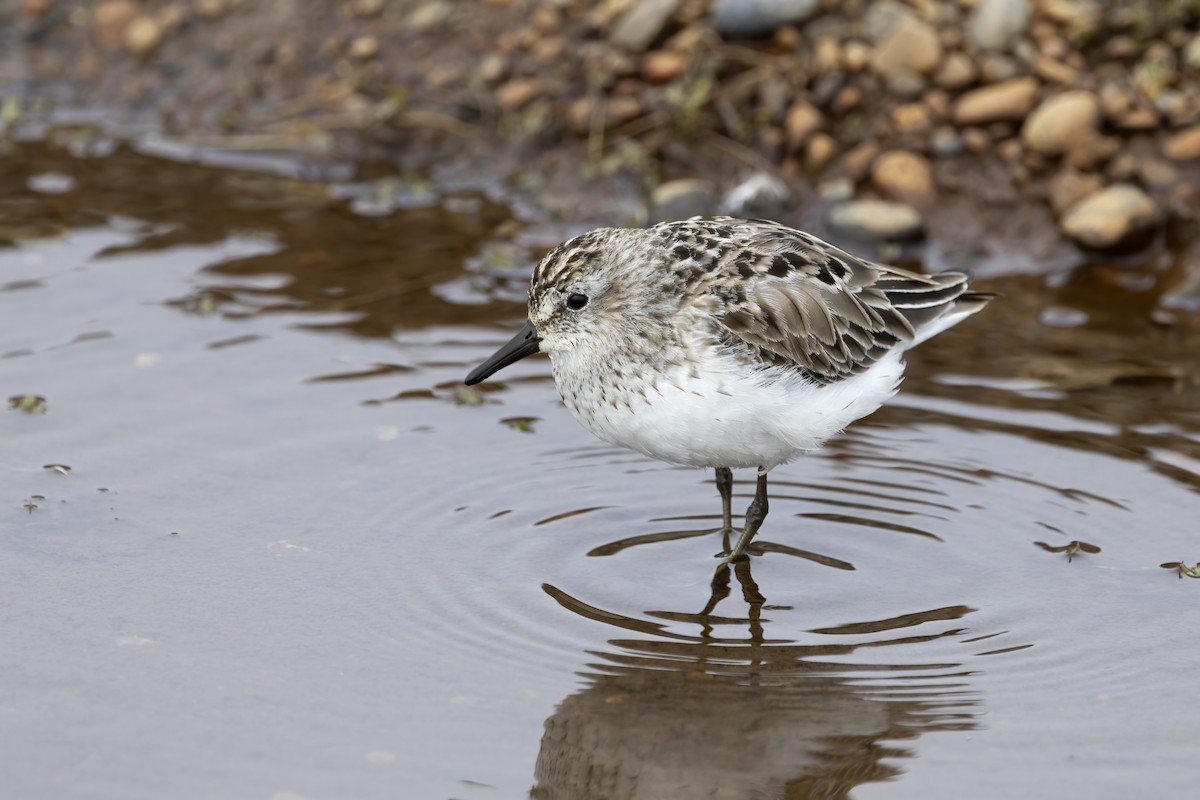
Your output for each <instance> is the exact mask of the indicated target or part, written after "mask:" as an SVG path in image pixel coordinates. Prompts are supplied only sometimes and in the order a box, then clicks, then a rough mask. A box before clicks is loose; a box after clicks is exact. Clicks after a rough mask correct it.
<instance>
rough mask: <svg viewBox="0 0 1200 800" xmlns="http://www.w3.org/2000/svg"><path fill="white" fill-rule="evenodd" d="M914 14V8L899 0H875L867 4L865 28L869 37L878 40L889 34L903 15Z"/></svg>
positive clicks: (864, 18) (864, 19) (874, 40)
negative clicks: (898, 0)
mask: <svg viewBox="0 0 1200 800" xmlns="http://www.w3.org/2000/svg"><path fill="white" fill-rule="evenodd" d="M906 16H912V9H910V8H909V7H908V6H906V5H904V4H903V3H899V2H897V0H875V2H871V3H868V4H867V12H866V14H865V15H864V16H863V30H864V32H865V33H866V34H867V38H868V39H870V40H871V41H873V42H878V41H880V40H881V39H883V38H884V37H885V36H887V35H888V34H889V33H890V32H891V30H892V28H893V27H894V26H895V25H896V23H897V21H899V20H900V18H901V17H906Z"/></svg>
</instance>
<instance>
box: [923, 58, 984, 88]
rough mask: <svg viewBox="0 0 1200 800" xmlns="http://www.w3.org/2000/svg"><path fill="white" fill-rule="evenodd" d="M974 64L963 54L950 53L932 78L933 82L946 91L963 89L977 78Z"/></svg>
mask: <svg viewBox="0 0 1200 800" xmlns="http://www.w3.org/2000/svg"><path fill="white" fill-rule="evenodd" d="M978 74H979V73H978V71H977V70H976V69H975V62H974V61H972V60H971V59H970V58H968V57H967V55H966V54H965V53H958V52H954V53H950V54H949V55H948V56H946V60H945V61H944V62H943V63H942V68H941V69H939V70H938V71H937V74H936V75H934V76H933V82H934V83H936V84H937V85H938V86H940V87H941V88H943V89H946V90H948V91H952V92H954V91H958V90H960V89H965V88H967V87H968V86H970V85H971V84H972V83H974V82H975V78H976V77H978Z"/></svg>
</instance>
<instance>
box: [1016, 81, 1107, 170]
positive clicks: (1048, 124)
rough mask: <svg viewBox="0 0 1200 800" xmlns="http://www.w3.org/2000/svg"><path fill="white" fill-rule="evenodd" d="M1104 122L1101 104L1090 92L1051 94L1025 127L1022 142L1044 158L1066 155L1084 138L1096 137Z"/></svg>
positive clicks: (1081, 90) (1027, 120)
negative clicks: (1101, 123) (1099, 126)
mask: <svg viewBox="0 0 1200 800" xmlns="http://www.w3.org/2000/svg"><path fill="white" fill-rule="evenodd" d="M1099 121H1100V102H1099V101H1098V100H1097V99H1096V95H1094V94H1092V93H1091V92H1089V91H1087V90H1086V89H1074V90H1071V91H1067V92H1062V93H1060V94H1056V95H1051V96H1050V97H1047V98H1046V99H1045V100H1043V101H1042V102H1041V104H1039V105H1038V107H1037V108H1036V109H1034V110H1033V113H1032V114H1030V115H1029V117H1028V118H1027V119H1026V120H1025V125H1024V126H1023V127H1022V128H1021V141H1023V142H1024V143H1025V146H1026V147H1028V148H1029V149H1030V150H1034V151H1036V152H1038V153H1041V154H1042V155H1047V156H1058V155H1062V154H1063V152H1065V151H1066V150H1067V149H1068V148H1070V147H1072V146H1073V145H1074V144H1075V143H1076V142H1078V141H1080V140H1081V139H1082V138H1084V137H1088V136H1093V135H1095V133H1096V126H1097V124H1098V123H1099Z"/></svg>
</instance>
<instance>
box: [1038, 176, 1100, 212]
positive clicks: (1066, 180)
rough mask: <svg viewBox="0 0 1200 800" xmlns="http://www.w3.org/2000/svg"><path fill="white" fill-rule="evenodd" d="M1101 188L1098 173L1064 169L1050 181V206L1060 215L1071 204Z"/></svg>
mask: <svg viewBox="0 0 1200 800" xmlns="http://www.w3.org/2000/svg"><path fill="white" fill-rule="evenodd" d="M1103 188H1104V182H1103V181H1102V180H1101V178H1100V176H1099V175H1096V174H1094V173H1088V172H1079V171H1078V170H1074V169H1065V170H1063V171H1062V172H1060V173H1059V174H1058V175H1056V176H1055V177H1054V180H1052V181H1051V182H1050V207H1051V208H1052V209H1053V210H1054V213H1055V215H1056V216H1060V217H1061V216H1062V215H1063V214H1065V213H1066V212H1067V211H1068V210H1069V209H1070V208H1071V206H1073V205H1075V204H1076V203H1078V202H1079V201H1080V200H1082V199H1083V198H1085V197H1087V196H1088V195H1091V194H1095V193H1096V192H1098V191H1100V190H1101V189H1103Z"/></svg>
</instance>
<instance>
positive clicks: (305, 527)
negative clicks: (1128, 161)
mask: <svg viewBox="0 0 1200 800" xmlns="http://www.w3.org/2000/svg"><path fill="white" fill-rule="evenodd" d="M13 147H14V151H13V152H11V153H10V154H9V155H8V157H7V158H6V161H7V163H8V164H9V165H10V166H9V167H7V168H6V170H5V172H4V173H3V176H2V177H0V240H7V241H10V242H11V243H12V244H11V246H8V247H4V248H2V249H0V321H2V324H0V395H2V396H3V397H23V396H34V397H38V398H42V399H43V400H44V405H43V404H40V403H34V402H33V401H29V402H30V404H32V405H36V406H37V408H35V409H34V411H33V412H23V411H20V410H15V409H13V410H8V411H4V412H3V413H0V479H2V485H3V494H2V495H0V499H2V500H3V503H4V507H5V509H6V510H5V511H4V512H3V517H2V522H0V529H2V533H0V606H2V607H3V608H4V614H3V616H0V640H2V641H4V642H5V647H4V648H3V649H2V650H0V686H2V687H3V692H0V719H2V720H3V722H0V726H2V728H3V730H4V732H5V735H4V740H5V742H6V744H5V746H4V748H2V749H0V773H2V774H4V775H5V776H6V781H5V783H6V786H7V787H8V789H7V791H8V792H11V793H12V796H20V797H69V796H86V797H92V798H109V797H111V798H129V797H161V796H176V797H218V796H222V797H228V796H238V797H264V798H295V797H303V798H320V797H362V798H369V797H398V796H401V797H414V798H415V797H454V798H507V797H524V796H529V795H532V796H534V797H538V798H576V797H578V798H585V797H586V798H593V797H594V798H601V797H603V798H620V797H640V798H664V797H672V798H687V797H730V798H735V797H737V798H740V797H749V796H753V797H780V798H782V797H788V798H800V797H828V796H844V795H846V794H848V793H853V796H854V797H856V798H875V797H881V798H882V797H926V798H929V797H932V798H940V797H945V798H958V797H962V796H964V787H968V786H969V787H970V792H969V793H970V796H972V797H1011V796H1013V795H1014V794H1015V793H1017V792H1019V791H1020V792H1026V793H1029V792H1032V793H1033V794H1034V795H1035V796H1059V797H1065V796H1076V797H1078V796H1090V797H1125V796H1128V795H1129V794H1130V793H1131V792H1132V791H1134V790H1138V791H1143V792H1144V791H1146V790H1147V789H1148V790H1150V793H1151V794H1153V795H1154V796H1160V797H1182V796H1186V795H1188V794H1190V792H1191V791H1192V790H1194V786H1195V782H1196V781H1197V779H1198V778H1200V767H1197V764H1198V763H1200V760H1198V757H1200V746H1198V744H1197V741H1198V740H1197V737H1196V735H1195V711H1194V706H1195V702H1194V699H1195V698H1194V695H1195V687H1196V681H1197V678H1198V676H1200V644H1198V643H1197V640H1196V637H1195V631H1196V630H1197V627H1198V626H1200V595H1198V594H1197V592H1200V581H1197V580H1193V579H1190V578H1180V577H1177V573H1176V572H1173V571H1171V570H1168V569H1165V568H1163V567H1161V566H1160V564H1162V563H1164V562H1172V561H1180V560H1183V561H1186V562H1187V563H1189V564H1194V563H1195V562H1196V561H1200V539H1198V537H1197V535H1196V533H1195V521H1194V517H1195V515H1196V511H1197V509H1198V508H1200V497H1198V488H1200V410H1198V409H1200V403H1198V400H1200V391H1198V389H1197V381H1196V374H1197V372H1196V370H1197V360H1196V356H1195V355H1194V354H1195V353H1196V352H1197V350H1196V345H1197V337H1196V327H1197V326H1196V323H1195V319H1194V318H1192V317H1189V316H1188V314H1187V313H1184V312H1181V313H1180V314H1179V315H1178V318H1177V322H1176V324H1175V325H1172V326H1161V325H1159V326H1156V325H1154V324H1152V323H1150V322H1149V321H1148V311H1149V308H1150V307H1152V305H1153V300H1154V292H1155V281H1154V278H1153V276H1154V273H1153V272H1152V269H1153V268H1142V271H1141V273H1139V268H1137V267H1118V266H1109V265H1091V266H1088V267H1084V268H1081V269H1079V270H1077V271H1075V272H1074V273H1073V274H1072V275H1071V276H1059V277H1058V278H1056V279H1055V280H1053V281H1051V282H1050V285H1049V286H1048V285H1047V284H1046V282H1045V281H1044V280H1043V279H1041V278H1037V277H1034V276H1029V275H1024V276H1005V275H1003V274H999V273H997V274H991V275H987V274H985V275H984V276H982V277H983V281H982V283H983V284H985V285H984V288H989V289H999V290H1001V291H1004V292H1005V293H1006V296H1005V298H1004V299H1003V300H1001V301H999V302H997V303H995V304H993V307H992V308H989V309H988V310H987V311H986V312H985V313H983V314H980V315H978V316H976V317H974V318H972V319H971V320H970V321H969V322H967V323H965V324H963V325H961V326H959V327H958V328H956V329H955V330H953V331H951V332H949V333H947V334H944V335H943V336H941V337H938V338H937V339H935V340H933V341H932V342H930V343H927V344H926V345H923V346H922V348H921V349H920V350H919V351H917V352H915V353H913V354H912V357H911V358H910V368H909V377H908V379H907V381H906V384H905V387H904V390H903V391H902V393H901V394H900V395H899V396H898V397H897V398H896V399H895V400H894V401H893V402H892V403H890V404H889V406H887V407H886V408H885V409H883V410H882V411H880V412H879V413H877V414H876V415H874V416H872V417H870V418H869V419H868V420H865V421H863V422H861V423H859V424H858V425H856V426H855V427H854V428H852V429H851V431H849V432H848V433H847V434H845V435H844V436H842V437H841V438H839V439H837V440H836V441H835V442H833V443H832V444H831V445H830V446H829V447H828V448H827V449H826V450H825V451H824V452H822V453H820V454H818V455H814V456H811V457H807V458H804V459H802V460H800V461H797V462H796V463H794V464H791V465H787V466H784V467H781V468H779V469H778V470H776V471H775V472H773V473H772V478H773V483H772V493H771V516H770V517H769V519H768V521H767V523H766V525H765V527H764V529H763V532H762V534H761V535H760V539H761V540H762V541H763V543H764V544H765V546H766V549H767V553H766V554H765V555H764V556H763V557H761V558H756V559H753V560H752V563H751V564H750V565H749V566H748V567H746V566H743V567H741V568H739V569H738V570H737V573H736V575H733V576H731V578H730V580H729V581H728V582H727V585H725V586H720V585H718V587H716V589H715V590H714V589H713V588H712V587H711V586H710V576H711V574H712V570H713V566H714V563H715V562H714V559H713V557H712V556H713V554H714V553H715V552H716V551H717V550H718V549H719V541H718V536H717V534H716V533H715V532H714V530H715V528H716V527H717V526H718V525H719V518H718V516H719V514H718V512H719V510H720V506H719V502H718V499H717V495H716V491H715V488H714V486H713V483H712V476H711V474H709V473H704V472H700V471H696V470H688V469H679V468H674V467H670V466H667V465H663V464H659V463H656V462H653V461H649V460H646V459H644V458H641V457H640V456H637V455H635V454H631V453H627V452H624V451H620V450H615V449H613V448H610V447H607V446H605V445H603V444H601V443H599V442H597V441H596V440H594V439H593V438H591V437H590V435H589V434H588V433H587V432H586V431H584V430H583V429H581V428H580V427H579V426H578V425H577V424H576V423H575V422H574V421H573V420H572V419H571V418H570V417H569V414H568V413H567V412H566V410H565V409H564V408H563V407H562V406H561V404H559V402H558V401H557V398H556V396H555V394H554V391H553V385H552V382H551V381H550V379H549V377H548V375H549V371H548V364H547V363H546V361H545V360H544V359H540V358H535V359H529V360H526V361H524V362H521V363H520V364H518V365H516V366H514V367H511V368H510V369H508V370H506V371H505V372H504V373H502V374H501V375H500V376H498V377H499V378H501V379H502V380H495V381H491V382H489V383H488V384H485V385H483V386H482V387H481V388H482V390H483V391H482V392H481V393H479V394H474V393H471V392H465V391H463V390H462V389H461V379H462V377H463V375H464V374H465V373H466V371H467V370H468V369H469V368H470V367H471V366H473V365H474V364H475V363H477V362H478V361H479V360H480V359H481V358H483V357H484V356H486V355H487V354H489V353H490V352H491V351H492V350H493V349H494V347H496V346H497V345H499V344H500V343H501V342H502V341H504V340H506V339H507V337H508V335H509V334H510V332H511V331H512V330H514V329H515V325H516V324H518V323H519V318H520V315H521V307H520V305H519V303H518V302H514V299H519V297H520V294H521V282H522V280H523V279H524V275H525V274H527V271H528V269H529V266H530V259H531V258H535V257H536V255H537V253H536V244H537V243H540V244H546V245H548V244H552V242H550V241H546V242H540V241H539V238H538V235H536V234H533V235H531V234H529V233H528V231H524V232H523V231H522V230H521V229H520V228H519V226H514V225H513V224H512V223H511V221H510V220H509V219H508V218H507V215H506V212H505V211H504V209H503V208H502V207H501V206H499V205H498V204H496V203H494V202H492V201H491V200H489V199H487V197H486V196H485V195H483V194H480V193H477V192H473V191H469V190H462V191H458V190H455V191H436V192H432V193H431V192H430V190H429V187H427V186H422V185H420V184H419V183H418V182H400V183H395V184H386V183H385V184H378V183H376V184H371V185H369V186H361V185H355V184H352V183H343V184H338V185H336V186H335V187H334V188H333V189H330V187H329V186H328V185H326V184H323V183H320V182H306V181H304V180H299V179H295V178H293V177H289V176H287V175H278V174H275V175H273V174H267V173H255V172H239V171H234V170H222V169H215V168H210V167H205V166H199V165H194V164H193V165H188V164H183V163H179V162H176V161H168V160H161V159H157V158H153V157H149V156H146V155H143V154H139V153H137V152H134V151H133V150H131V149H129V148H126V147H120V148H118V149H117V150H116V152H113V153H108V152H107V150H108V148H104V150H105V153H104V154H103V155H102V156H101V157H96V156H95V155H94V154H90V153H91V152H92V151H91V150H89V148H86V147H84V148H80V147H77V146H76V147H74V148H72V146H71V144H70V143H68V144H67V145H46V144H38V143H25V144H19V145H15V146H13ZM72 149H73V150H74V154H73V153H72ZM334 177H335V178H336V177H337V176H336V174H335V175H334ZM443 188H444V187H443ZM570 232H571V231H567V232H566V233H570ZM514 243H515V244H514ZM1148 270H1150V271H1148ZM1138 274H1142V275H1150V280H1149V281H1146V280H1143V281H1140V282H1138V281H1130V280H1128V278H1127V277H1121V278H1120V280H1115V279H1113V276H1114V275H1117V276H1128V275H1135V276H1136V275H1138ZM1064 320H1066V321H1068V322H1069V323H1070V324H1069V325H1064V324H1063V323H1064ZM39 409H41V410H43V411H44V413H37V411H38V410H39ZM55 465H57V466H55ZM736 479H737V481H738V482H737V485H736V487H735V490H736V492H737V495H738V498H737V504H738V505H739V506H743V507H744V505H745V504H746V503H748V502H749V497H750V495H751V494H752V491H753V483H752V476H751V475H749V474H741V475H737V476H736ZM739 510H740V509H739ZM1074 541H1078V542H1082V543H1083V545H1082V548H1083V549H1082V550H1081V551H1080V552H1076V553H1074V554H1073V555H1070V556H1068V554H1067V553H1064V552H1051V551H1050V550H1048V549H1046V548H1062V547H1063V546H1066V545H1069V544H1070V543H1071V542H1074ZM1089 551H1090V552H1089Z"/></svg>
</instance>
